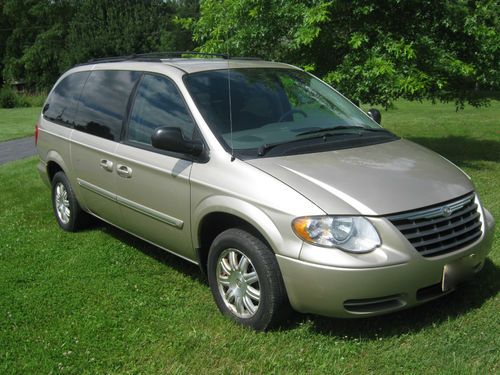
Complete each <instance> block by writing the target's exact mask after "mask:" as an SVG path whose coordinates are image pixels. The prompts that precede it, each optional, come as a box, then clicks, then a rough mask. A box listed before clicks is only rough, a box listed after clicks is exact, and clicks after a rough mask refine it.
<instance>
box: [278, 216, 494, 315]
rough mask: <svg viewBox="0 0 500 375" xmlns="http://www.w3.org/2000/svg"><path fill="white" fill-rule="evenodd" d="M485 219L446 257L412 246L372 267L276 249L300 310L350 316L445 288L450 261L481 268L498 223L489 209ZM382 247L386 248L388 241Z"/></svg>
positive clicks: (395, 306)
mask: <svg viewBox="0 0 500 375" xmlns="http://www.w3.org/2000/svg"><path fill="white" fill-rule="evenodd" d="M484 224H485V225H484V233H483V235H482V237H481V238H480V239H479V240H478V241H477V242H475V243H474V244H471V245H469V246H467V247H465V248H463V249H461V250H459V251H456V252H453V253H450V254H447V255H444V256H441V257H434V258H425V257H423V256H420V255H419V254H418V253H417V251H416V250H414V249H413V248H412V247H410V249H406V250H405V251H404V252H407V253H409V254H411V255H410V256H408V257H407V258H406V259H405V260H404V262H402V263H398V261H397V259H396V257H394V262H393V263H394V264H390V265H385V266H380V267H377V266H375V267H371V268H366V267H363V268H353V267H350V268H347V267H339V266H335V267H333V266H329V265H325V264H318V263H317V262H314V263H313V262H310V261H307V260H304V259H305V258H307V254H308V252H307V251H304V250H303V253H304V254H305V256H302V257H301V260H298V259H292V258H288V257H284V256H281V255H277V260H278V263H279V266H280V269H281V273H282V275H283V280H284V282H285V287H286V290H287V293H288V298H289V300H290V303H291V305H292V307H293V308H294V309H295V310H297V311H300V312H305V313H306V312H307V313H315V314H319V315H325V316H332V317H345V318H348V317H362V316H374V315H380V314H384V313H389V312H392V311H397V310H400V309H403V308H407V307H411V306H415V305H418V304H421V303H424V302H426V301H430V300H432V299H435V298H438V297H440V296H442V295H444V294H446V293H443V292H442V291H441V280H442V275H443V268H444V266H445V265H446V264H450V263H452V262H455V261H457V260H461V261H463V262H464V263H467V265H468V266H470V268H471V269H472V270H473V272H475V273H477V272H479V271H480V270H481V268H482V267H483V265H484V260H485V258H486V255H487V254H488V252H489V251H490V250H491V245H492V241H493V233H494V226H495V221H494V219H493V217H492V216H491V214H490V213H489V212H488V211H487V210H486V209H485V210H484ZM316 249H317V248H316ZM309 250H312V251H314V249H309ZM379 250H380V251H379V253H384V252H385V249H384V245H383V246H382V248H380V249H379ZM393 250H394V249H393V248H391V247H389V246H388V248H387V252H388V253H394V251H393ZM404 252H403V253H404ZM359 259H362V257H359ZM387 260H388V259H385V261H387ZM400 261H403V257H401V258H400Z"/></svg>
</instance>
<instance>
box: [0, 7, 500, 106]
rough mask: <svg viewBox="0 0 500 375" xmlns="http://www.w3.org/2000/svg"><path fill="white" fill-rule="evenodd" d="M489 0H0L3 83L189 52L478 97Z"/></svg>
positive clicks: (377, 98) (484, 86) (354, 94)
mask: <svg viewBox="0 0 500 375" xmlns="http://www.w3.org/2000/svg"><path fill="white" fill-rule="evenodd" d="M499 5H500V4H499V1H498V0H453V1H432V0H404V1H403V0H387V1H384V2H380V1H375V0H305V1H303V0H204V1H201V5H200V4H199V2H198V1H196V0H177V1H175V0H171V1H162V0H144V1H138V0H123V1H120V0H52V1H49V0H0V9H1V11H2V13H3V14H2V17H0V29H1V30H2V31H1V34H0V62H1V64H2V65H0V69H1V70H2V76H3V79H4V80H5V81H6V82H11V81H16V80H22V81H24V82H26V83H27V84H28V87H29V88H36V89H47V88H49V87H50V86H51V85H52V84H53V83H54V81H55V80H56V79H57V77H58V76H59V75H60V73H61V72H63V71H64V70H66V69H67V68H69V67H70V66H72V65H74V64H76V63H80V62H84V61H87V60H88V59H90V58H93V57H103V56H113V55H123V54H132V53H140V52H154V51H162V50H170V51H171V50H192V49H198V50H200V51H203V52H217V53H230V54H232V55H239V56H259V57H262V58H265V59H272V60H280V61H285V62H289V63H292V64H296V65H299V66H301V67H303V68H304V69H306V70H308V71H311V72H313V73H314V74H316V75H318V76H320V77H321V78H323V79H325V80H326V81H327V82H329V83H331V84H332V85H334V86H335V87H336V88H338V89H339V90H340V91H341V92H343V93H345V94H346V95H348V96H349V97H350V98H351V99H353V100H356V101H361V102H364V103H371V104H379V105H383V106H385V107H388V106H390V105H391V103H392V102H393V101H394V100H395V99H397V98H405V99H409V100H422V99H431V100H441V101H456V103H457V104H458V105H463V104H464V103H466V102H468V103H471V104H473V105H481V104H484V103H485V100H487V98H488V97H491V96H493V95H494V94H495V93H496V92H498V90H500V69H499V61H500V48H499V46H500V21H499V11H498V10H499V9H500V6H499Z"/></svg>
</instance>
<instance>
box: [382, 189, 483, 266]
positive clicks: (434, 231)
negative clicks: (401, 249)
mask: <svg viewBox="0 0 500 375" xmlns="http://www.w3.org/2000/svg"><path fill="white" fill-rule="evenodd" d="M474 198H475V195H474V194H469V195H467V196H465V197H462V198H459V199H457V200H455V201H452V202H447V203H445V204H440V205H436V206H434V207H430V208H426V209H423V210H417V211H409V212H403V213H400V214H395V215H390V216H388V217H387V219H388V220H389V221H391V223H392V224H393V225H394V226H395V227H396V228H398V229H399V230H400V232H401V233H402V234H403V235H404V236H405V237H406V239H407V240H408V241H409V242H410V243H411V244H412V245H413V247H414V248H415V249H416V250H417V251H418V252H419V253H420V254H421V255H423V256H425V257H430V256H436V255H443V254H446V253H449V252H452V251H456V250H459V249H461V248H463V247H464V246H467V245H469V244H471V243H472V242H474V241H476V240H477V239H479V238H480V237H481V234H482V231H481V226H482V224H481V220H480V217H481V215H480V213H479V212H478V205H477V204H476V203H475V202H474ZM445 211H447V212H446V213H445Z"/></svg>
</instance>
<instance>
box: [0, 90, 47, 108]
mask: <svg viewBox="0 0 500 375" xmlns="http://www.w3.org/2000/svg"><path fill="white" fill-rule="evenodd" d="M46 97H47V93H45V92H39V93H34V94H27V93H19V92H17V91H16V90H14V89H12V88H10V87H2V88H1V89H0V108H17V107H41V106H42V105H43V103H44V101H45V98H46Z"/></svg>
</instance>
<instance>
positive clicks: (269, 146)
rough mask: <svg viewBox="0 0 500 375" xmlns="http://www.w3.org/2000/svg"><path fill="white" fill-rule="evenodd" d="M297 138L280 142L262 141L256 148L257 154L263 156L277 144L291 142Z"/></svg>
mask: <svg viewBox="0 0 500 375" xmlns="http://www.w3.org/2000/svg"><path fill="white" fill-rule="evenodd" d="M296 141H297V140H292V141H288V142H281V143H264V144H263V145H260V146H259V149H258V150H257V155H258V156H264V155H265V154H266V153H267V152H268V151H269V150H270V149H272V148H274V147H276V146H279V145H284V144H286V143H291V142H296Z"/></svg>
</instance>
